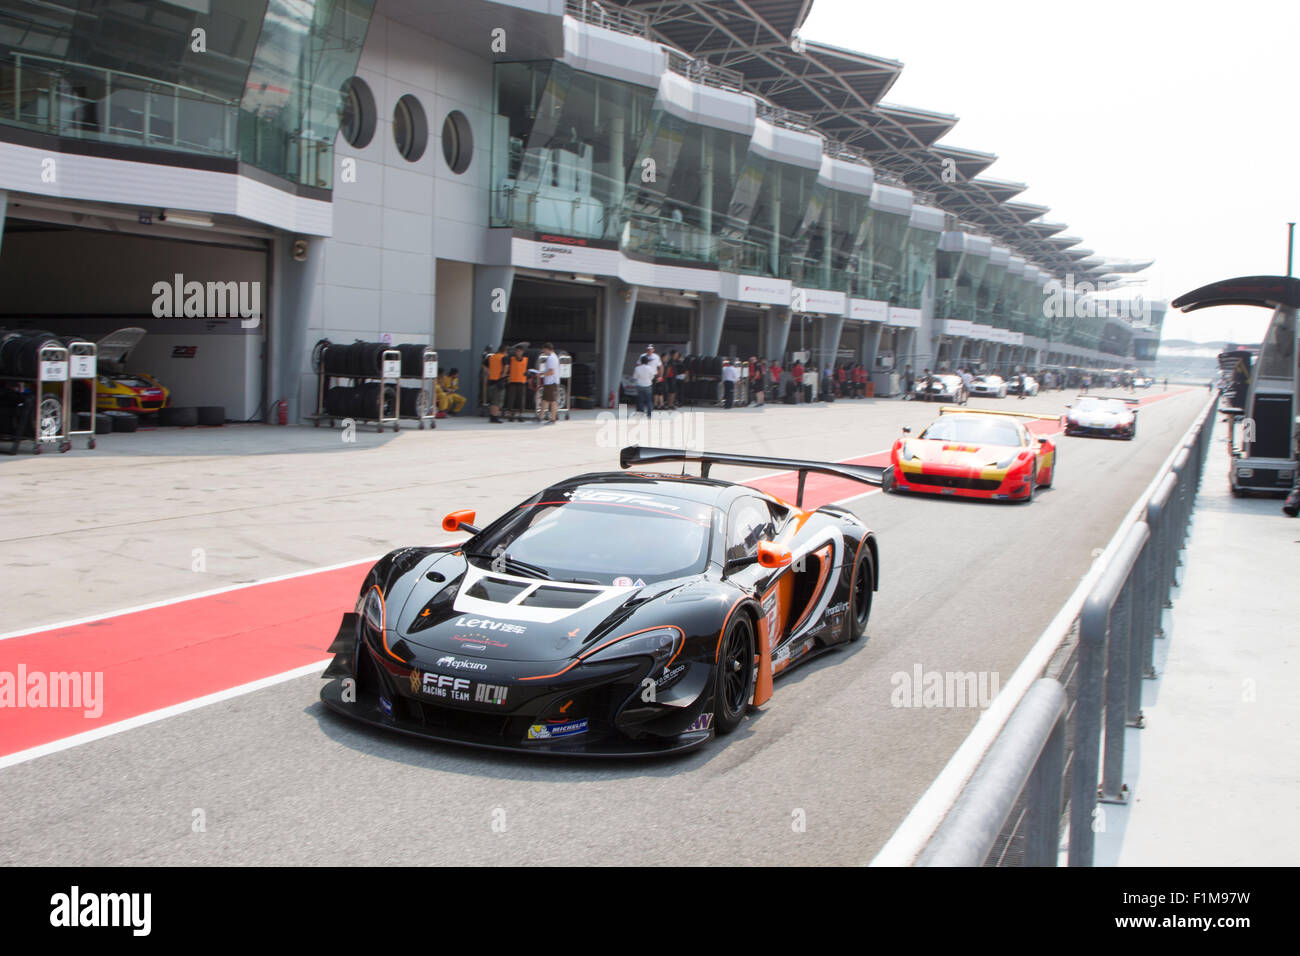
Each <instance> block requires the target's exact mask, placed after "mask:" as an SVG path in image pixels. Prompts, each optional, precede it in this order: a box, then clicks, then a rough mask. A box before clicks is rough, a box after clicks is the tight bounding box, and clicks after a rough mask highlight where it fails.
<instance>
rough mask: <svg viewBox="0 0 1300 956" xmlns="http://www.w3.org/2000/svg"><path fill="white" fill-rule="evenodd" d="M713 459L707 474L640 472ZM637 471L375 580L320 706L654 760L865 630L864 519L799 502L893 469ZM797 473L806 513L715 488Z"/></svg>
mask: <svg viewBox="0 0 1300 956" xmlns="http://www.w3.org/2000/svg"><path fill="white" fill-rule="evenodd" d="M687 461H692V462H695V461H698V462H700V463H701V475H700V476H699V477H695V476H687V475H684V474H676V475H667V474H653V473H648V472H645V471H642V470H640V469H641V468H642V467H643V466H646V465H653V464H656V463H660V462H687ZM620 463H621V464H622V466H623V467H624V468H625V469H627V468H633V469H637V470H633V471H628V472H608V473H596V474H587V475H581V476H579V477H576V478H572V479H569V480H567V481H562V482H560V483H558V484H556V485H553V486H551V487H549V488H547V489H545V490H544V491H542V492H540V493H539V494H536V495H534V496H533V497H531V498H529V499H528V500H527V501H524V502H523V503H521V504H520V505H519V506H518V507H516V508H514V509H512V510H511V511H509V512H507V513H506V514H504V515H502V516H501V517H500V518H498V519H497V520H495V521H493V522H492V523H491V524H488V525H486V526H485V527H482V528H479V527H475V526H474V524H473V522H474V513H473V512H471V511H459V512H454V513H452V514H450V515H448V516H447V517H446V518H445V519H444V520H443V529H444V530H446V531H453V532H454V531H468V532H469V533H470V537H469V539H468V540H466V541H464V542H462V543H460V544H450V545H443V546H440V547H412V548H403V549H400V550H398V551H393V552H391V553H389V554H388V555H386V556H385V557H383V558H382V559H380V561H379V562H378V563H377V564H376V565H375V566H374V567H373V568H371V570H370V572H369V574H367V575H366V578H365V580H364V582H363V584H362V587H361V592H360V595H359V597H358V599H357V603H356V609H355V611H354V612H352V613H348V614H345V615H344V616H343V621H342V623H341V625H340V627H339V631H338V634H337V635H336V637H335V639H334V643H333V644H332V645H331V646H330V651H331V652H332V653H334V654H335V658H334V660H333V661H332V662H331V664H330V666H329V668H328V669H327V670H326V672H325V674H324V677H326V678H328V679H329V683H328V684H326V686H325V687H324V689H323V690H322V692H321V699H322V700H323V701H324V702H325V704H326V705H327V706H329V707H330V708H331V709H333V710H335V711H337V712H338V713H340V714H343V715H345V716H348V717H352V718H354V719H357V720H360V721H364V722H366V723H368V724H372V725H375V726H379V727H383V728H386V729H389V730H396V731H401V732H404V733H408V734H414V735H419V736H423V737H428V738H432V739H435V740H440V741H447V742H452V743H461V744H471V745H477V746H482V747H489V748H496V749H509V750H517V751H528V752H533V753H548V754H586V755H595V756H641V755H650V754H663V753H671V752H674V751H680V750H686V749H689V748H691V747H695V746H698V745H699V744H702V743H704V742H705V741H706V740H708V739H709V738H710V737H712V736H713V735H714V733H728V732H730V731H732V730H735V729H736V727H737V726H739V724H740V722H741V720H742V719H743V717H744V715H745V712H746V710H747V708H748V707H750V706H751V705H753V706H757V705H759V704H762V703H764V702H765V701H766V700H768V698H769V697H771V695H772V678H773V677H774V676H775V675H776V674H779V673H781V672H782V671H783V670H785V669H786V668H788V667H790V666H791V665H793V664H795V663H797V662H802V661H805V660H808V659H809V658H811V657H812V656H814V655H816V654H818V653H819V652H821V651H822V650H824V649H826V648H830V647H833V646H835V645H838V644H844V643H847V642H850V641H855V640H857V639H858V638H860V637H862V635H863V634H864V633H865V631H866V627H867V619H868V616H869V615H870V613H871V604H872V595H873V592H874V591H875V590H876V589H877V586H878V584H879V568H880V556H879V552H878V550H877V545H876V539H875V536H874V535H873V534H872V532H871V531H870V530H869V529H868V528H867V527H866V526H865V525H864V524H863V523H862V522H861V521H860V520H859V519H858V518H857V517H856V516H855V515H853V514H852V513H851V512H849V511H846V510H844V509H842V508H837V507H834V506H829V505H828V506H823V507H821V508H817V509H815V510H805V509H804V508H803V507H802V498H803V487H804V480H805V478H806V476H807V475H808V474H809V473H817V474H828V475H835V476H838V477H841V478H849V479H853V480H856V481H861V482H865V483H867V484H875V485H879V484H881V483H882V482H883V481H884V480H885V475H886V474H887V473H888V470H889V469H888V468H879V467H866V466H858V465H837V464H825V463H821V462H809V461H796V460H787V459H778V458H759V457H754V456H748V455H728V454H712V453H706V452H686V451H678V450H673V449H658V448H641V447H637V446H633V447H629V448H624V449H623V450H622V453H621V456H620ZM716 464H728V465H740V466H747V467H760V468H775V469H780V470H789V471H796V472H798V474H799V479H798V487H799V494H798V498H797V500H796V503H795V504H790V503H789V502H786V501H782V500H780V499H778V498H775V497H773V496H771V495H767V494H764V493H762V492H760V491H757V490H755V489H754V488H750V487H747V486H745V485H738V484H732V483H730V482H726V481H719V480H716V479H713V478H711V477H709V471H710V468H711V466H713V465H716Z"/></svg>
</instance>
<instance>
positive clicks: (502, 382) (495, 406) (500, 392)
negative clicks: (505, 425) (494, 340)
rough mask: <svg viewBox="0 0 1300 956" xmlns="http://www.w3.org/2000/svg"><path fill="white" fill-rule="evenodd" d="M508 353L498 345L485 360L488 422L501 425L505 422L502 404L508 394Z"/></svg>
mask: <svg viewBox="0 0 1300 956" xmlns="http://www.w3.org/2000/svg"><path fill="white" fill-rule="evenodd" d="M506 375H507V369H506V353H505V346H504V344H503V345H498V346H497V347H496V349H495V350H494V351H493V352H492V354H491V355H489V356H487V357H486V358H484V359H483V380H484V381H485V382H487V406H488V421H490V422H491V423H492V424H494V425H499V424H501V423H502V422H504V421H505V419H504V418H502V417H501V404H502V402H503V401H504V400H505V394H506Z"/></svg>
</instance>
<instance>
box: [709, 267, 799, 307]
mask: <svg viewBox="0 0 1300 956" xmlns="http://www.w3.org/2000/svg"><path fill="white" fill-rule="evenodd" d="M718 278H719V280H720V285H719V294H720V295H721V296H722V297H723V298H725V299H730V300H731V301H733V302H757V303H759V304H760V305H789V304H790V294H791V291H792V290H793V288H794V283H792V282H791V281H790V280H789V279H773V278H770V277H768V276H742V275H734V274H732V273H730V272H723V273H720V274H719V276H718Z"/></svg>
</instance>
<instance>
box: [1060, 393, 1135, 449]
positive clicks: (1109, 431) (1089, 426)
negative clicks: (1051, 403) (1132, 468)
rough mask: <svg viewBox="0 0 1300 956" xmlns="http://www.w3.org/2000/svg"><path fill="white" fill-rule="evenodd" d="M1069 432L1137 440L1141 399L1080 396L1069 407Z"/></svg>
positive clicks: (1067, 415)
mask: <svg viewBox="0 0 1300 956" xmlns="http://www.w3.org/2000/svg"><path fill="white" fill-rule="evenodd" d="M1065 407H1066V409H1067V411H1066V414H1065V433H1066V434H1067V435H1091V436H1098V437H1102V438H1125V439H1128V440H1129V441H1132V440H1133V436H1134V435H1136V434H1137V400H1136V399H1123V398H1102V397H1100V396H1094V395H1084V396H1080V397H1079V399H1078V400H1077V401H1076V402H1075V403H1074V404H1073V405H1067V406H1065Z"/></svg>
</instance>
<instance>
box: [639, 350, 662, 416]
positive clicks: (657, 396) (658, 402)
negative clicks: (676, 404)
mask: <svg viewBox="0 0 1300 956" xmlns="http://www.w3.org/2000/svg"><path fill="white" fill-rule="evenodd" d="M647 357H648V358H649V359H650V365H651V366H652V367H653V368H654V370H655V385H654V388H653V389H652V391H653V392H654V397H653V398H652V400H651V401H652V404H653V405H654V406H655V407H656V408H661V407H663V404H664V386H663V380H664V360H663V359H661V358H660V357H659V353H658V352H656V351H655V347H654V346H653V345H647V346H646V347H645V351H644V352H642V353H641V355H639V356H638V357H637V360H636V362H637V365H640V364H641V359H642V358H647Z"/></svg>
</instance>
